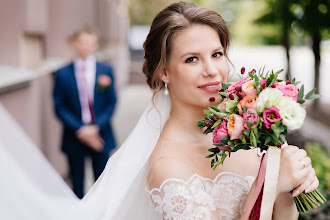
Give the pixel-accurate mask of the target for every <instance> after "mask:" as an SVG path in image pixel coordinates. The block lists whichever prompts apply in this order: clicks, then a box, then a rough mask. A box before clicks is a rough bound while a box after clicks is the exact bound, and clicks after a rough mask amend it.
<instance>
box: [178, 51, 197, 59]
mask: <svg viewBox="0 0 330 220" xmlns="http://www.w3.org/2000/svg"><path fill="white" fill-rule="evenodd" d="M188 55H189V56H198V55H200V53H199V52H187V53H184V54H183V55H182V56H181V57H180V59H181V58H183V57H185V56H188Z"/></svg>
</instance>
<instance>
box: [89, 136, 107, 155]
mask: <svg viewBox="0 0 330 220" xmlns="http://www.w3.org/2000/svg"><path fill="white" fill-rule="evenodd" d="M89 146H90V147H91V148H92V149H94V150H95V151H98V152H99V151H102V150H103V146H104V141H103V139H102V138H101V137H100V136H99V135H97V136H95V137H93V138H91V139H90V142H89Z"/></svg>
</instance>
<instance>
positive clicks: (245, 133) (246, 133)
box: [242, 130, 251, 136]
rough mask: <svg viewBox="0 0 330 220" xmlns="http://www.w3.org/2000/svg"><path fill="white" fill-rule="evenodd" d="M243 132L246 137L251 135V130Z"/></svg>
mask: <svg viewBox="0 0 330 220" xmlns="http://www.w3.org/2000/svg"><path fill="white" fill-rule="evenodd" d="M242 132H243V134H244V135H245V136H248V135H249V134H250V132H251V130H242Z"/></svg>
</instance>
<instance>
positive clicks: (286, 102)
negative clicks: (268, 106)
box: [277, 97, 306, 130]
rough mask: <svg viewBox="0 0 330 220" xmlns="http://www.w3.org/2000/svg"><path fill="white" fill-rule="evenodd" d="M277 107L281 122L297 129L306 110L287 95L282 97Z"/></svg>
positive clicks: (303, 118) (302, 120)
mask: <svg viewBox="0 0 330 220" xmlns="http://www.w3.org/2000/svg"><path fill="white" fill-rule="evenodd" d="M277 108H278V109H279V112H280V115H281V118H282V122H283V124H284V125H285V126H287V127H288V129H290V130H294V129H298V128H300V127H301V126H302V124H303V123H304V120H305V117H306V110H305V109H304V108H303V107H301V105H300V104H298V103H297V102H295V101H292V99H291V98H289V97H284V98H283V99H282V100H281V101H280V102H279V103H278V106H277Z"/></svg>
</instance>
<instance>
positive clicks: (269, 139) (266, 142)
mask: <svg viewBox="0 0 330 220" xmlns="http://www.w3.org/2000/svg"><path fill="white" fill-rule="evenodd" d="M271 140H272V137H271V136H267V137H266V139H265V145H267V144H268V143H269V142H270V141H271Z"/></svg>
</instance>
